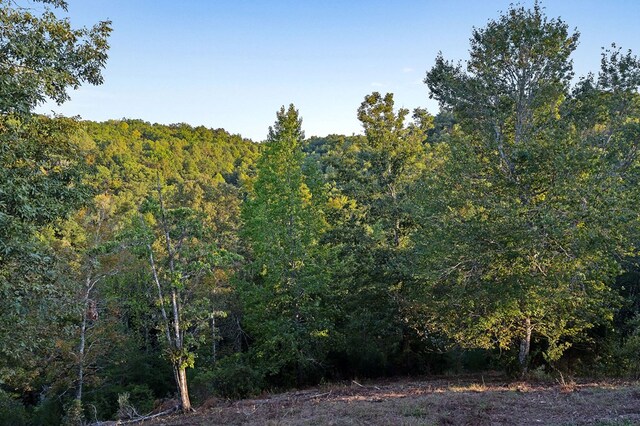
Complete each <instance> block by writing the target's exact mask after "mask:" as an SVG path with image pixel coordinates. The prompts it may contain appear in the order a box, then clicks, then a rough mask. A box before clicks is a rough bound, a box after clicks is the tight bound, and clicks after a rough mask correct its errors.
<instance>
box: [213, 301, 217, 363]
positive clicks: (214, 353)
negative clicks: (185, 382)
mask: <svg viewBox="0 0 640 426" xmlns="http://www.w3.org/2000/svg"><path fill="white" fill-rule="evenodd" d="M217 340H218V335H217V333H216V315H215V312H214V313H213V314H211V341H212V343H211V355H212V361H213V363H214V364H215V363H216V349H217V346H218V342H217Z"/></svg>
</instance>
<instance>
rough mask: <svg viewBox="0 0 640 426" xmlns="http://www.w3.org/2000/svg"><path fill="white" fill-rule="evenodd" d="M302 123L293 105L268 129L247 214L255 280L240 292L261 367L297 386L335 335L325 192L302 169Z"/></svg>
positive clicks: (244, 214)
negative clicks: (290, 379) (323, 241)
mask: <svg viewBox="0 0 640 426" xmlns="http://www.w3.org/2000/svg"><path fill="white" fill-rule="evenodd" d="M301 123H302V120H301V119H300V118H299V116H298V111H297V110H296V109H295V108H294V106H293V105H290V106H289V108H288V109H285V108H284V107H282V108H281V109H280V111H279V112H278V113H277V120H276V123H275V125H274V126H273V127H270V128H269V136H268V140H267V142H266V146H265V148H264V151H263V152H262V155H261V157H260V158H259V160H258V163H257V166H256V169H257V170H256V172H257V176H256V179H255V182H254V183H253V190H252V192H251V193H250V194H249V199H248V200H247V201H246V202H245V204H244V205H243V210H242V217H243V220H244V229H243V234H244V238H245V240H246V241H247V243H248V245H249V248H250V253H251V256H252V264H251V273H252V276H251V277H249V279H248V280H247V282H245V283H244V284H243V285H242V287H241V289H240V297H241V299H242V300H243V305H244V307H245V311H244V312H245V325H246V330H247V331H248V332H249V334H250V335H251V337H252V338H253V340H254V342H253V345H252V352H253V354H254V355H255V357H256V361H257V363H258V366H259V368H261V369H262V371H264V372H265V374H267V375H272V376H274V375H278V374H282V373H285V372H286V368H290V369H291V371H292V372H295V380H296V381H297V382H298V383H300V382H301V380H303V378H304V377H303V375H304V373H306V372H308V371H309V369H310V367H312V368H315V367H317V366H318V365H320V363H321V362H323V360H324V354H325V353H326V350H327V348H328V345H327V342H328V341H329V338H330V335H331V333H332V325H331V315H330V312H331V310H330V309H328V308H327V306H325V305H324V300H325V297H326V296H327V293H328V292H329V286H328V284H329V283H328V281H327V275H326V264H325V262H326V253H325V251H324V250H325V249H324V248H323V246H322V245H321V244H320V237H321V235H322V233H323V231H324V229H325V226H326V222H325V219H324V216H323V214H322V210H321V206H322V204H323V195H322V188H321V186H320V187H319V185H318V184H317V180H314V179H313V173H312V172H311V171H310V170H309V169H306V170H305V167H304V166H305V162H304V153H303V151H302V142H303V138H304V134H303V132H302V129H301ZM286 379H288V378H285V380H286Z"/></svg>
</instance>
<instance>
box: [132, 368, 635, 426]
mask: <svg viewBox="0 0 640 426" xmlns="http://www.w3.org/2000/svg"><path fill="white" fill-rule="evenodd" d="M137 424H143V425H154V426H159V425H165V426H168V425H370V424H376V425H474V426H475V425H602V426H604V425H608V426H609V425H610V426H613V425H620V426H621V425H625V426H626V425H640V382H613V381H608V382H587V381H584V382H577V383H571V384H570V385H565V386H561V385H560V384H553V383H547V384H536V383H531V382H528V383H524V382H507V381H506V379H504V378H501V377H499V376H472V377H470V376H467V377H452V378H436V379H433V378H431V379H428V378H426V379H421V380H417V379H416V380H408V379H405V380H394V381H376V382H374V381H368V382H361V383H358V382H355V381H353V382H347V383H342V384H331V385H326V386H321V387H317V388H312V389H306V390H303V391H297V392H288V393H280V394H273V395H266V396H263V397H262V398H258V399H245V400H240V401H228V400H222V399H211V400H208V401H206V402H205V403H204V404H203V406H202V407H200V408H199V409H198V410H197V412H196V413H193V414H188V415H170V416H164V417H160V418H156V419H153V420H151V421H145V422H142V423H137Z"/></svg>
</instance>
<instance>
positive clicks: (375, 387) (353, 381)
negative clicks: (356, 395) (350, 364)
mask: <svg viewBox="0 0 640 426" xmlns="http://www.w3.org/2000/svg"><path fill="white" fill-rule="evenodd" d="M351 383H355V384H356V385H358V386H360V387H361V388H363V389H366V388H367V387H366V386H362V385H361V384H360V383H358V382H356V381H355V380H352V381H351ZM371 387H372V388H374V389H377V390H380V388H379V387H377V386H371Z"/></svg>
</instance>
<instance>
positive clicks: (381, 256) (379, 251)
mask: <svg viewBox="0 0 640 426" xmlns="http://www.w3.org/2000/svg"><path fill="white" fill-rule="evenodd" d="M408 113H409V111H408V110H406V109H403V108H401V109H399V110H397V111H396V110H395V107H394V100H393V95H392V94H391V93H388V94H386V95H385V96H382V95H381V94H380V93H378V92H374V93H372V94H370V95H367V96H366V97H365V99H364V101H363V102H362V104H361V105H360V108H359V109H358V119H359V120H360V122H361V123H362V126H363V128H364V133H365V135H364V137H355V138H346V139H343V140H337V141H336V142H335V143H334V144H333V147H332V149H331V150H330V152H329V153H328V154H327V156H326V160H325V161H326V163H327V164H328V166H329V167H328V172H327V179H328V180H329V181H330V182H331V184H332V186H333V190H332V194H331V195H332V197H331V203H330V209H329V210H328V212H330V214H329V218H330V222H331V225H332V229H331V231H330V234H329V235H328V236H327V239H328V241H330V242H331V244H332V245H333V246H334V247H335V248H336V249H337V250H338V251H339V253H340V256H339V259H340V265H339V266H337V267H336V268H334V270H333V273H334V276H335V279H334V280H335V281H336V282H339V283H341V285H342V286H343V288H342V292H343V296H342V301H341V304H342V305H344V306H345V309H344V314H345V317H346V318H345V320H344V321H343V324H344V330H343V333H344V334H345V336H346V340H347V342H348V343H347V345H346V346H345V348H344V349H345V350H346V351H347V353H348V354H349V356H350V358H351V359H352V361H354V363H355V364H356V368H357V369H361V370H366V371H367V372H373V371H375V370H380V368H382V367H384V366H385V365H389V364H390V361H391V359H390V358H391V357H392V356H394V355H395V354H396V353H397V352H398V349H399V345H400V343H401V342H402V341H403V339H404V337H405V336H404V334H405V333H404V331H405V330H404V326H403V325H402V321H401V320H400V318H401V315H400V308H401V305H402V303H401V293H402V288H403V286H404V284H405V283H406V280H407V278H408V274H407V269H406V268H405V259H406V258H405V255H406V254H407V253H408V251H407V249H408V247H409V246H410V240H409V238H408V237H409V235H410V233H411V231H412V229H413V228H414V226H415V222H414V221H413V219H412V215H411V209H410V207H409V197H408V194H409V193H410V191H411V188H412V186H413V185H414V184H415V182H416V181H417V179H418V178H419V177H420V174H421V170H423V169H424V167H425V161H426V157H425V146H424V141H425V139H426V131H427V130H428V128H430V122H431V117H430V116H429V115H428V114H426V113H425V112H424V111H416V116H415V117H416V123H411V124H409V125H407V124H406V123H405V120H406V116H407V115H408ZM372 306H375V308H373V309H372ZM405 340H406V339H405ZM363 348H366V349H364V350H363Z"/></svg>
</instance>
